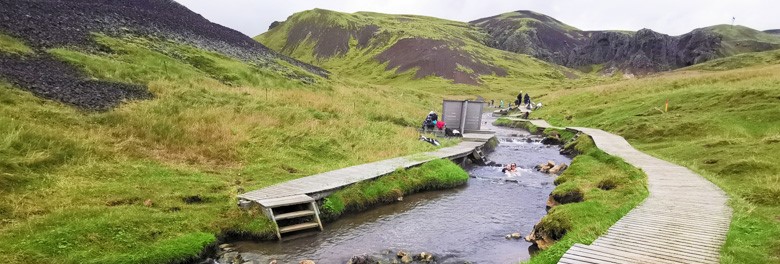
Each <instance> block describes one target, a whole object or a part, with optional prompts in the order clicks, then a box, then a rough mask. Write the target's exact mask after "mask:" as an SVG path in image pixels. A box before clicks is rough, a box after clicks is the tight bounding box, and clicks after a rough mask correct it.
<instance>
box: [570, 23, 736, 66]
mask: <svg viewBox="0 0 780 264" xmlns="http://www.w3.org/2000/svg"><path fill="white" fill-rule="evenodd" d="M720 42H721V41H720V37H719V36H717V35H715V34H713V33H711V32H709V31H706V30H695V31H693V32H691V33H688V34H684V35H681V36H676V37H675V36H669V35H666V34H661V33H658V32H655V31H652V30H650V29H642V30H639V31H637V32H636V33H633V34H631V33H625V32H611V31H600V32H590V33H589V34H588V38H587V40H586V41H584V43H583V44H582V45H581V46H578V47H576V48H574V49H573V50H572V51H571V53H570V54H568V58H567V60H566V62H565V64H564V65H565V66H568V67H573V68H582V67H585V66H590V65H603V66H604V69H620V70H624V71H627V72H631V73H634V74H646V73H651V72H657V71H666V70H672V69H676V68H680V67H685V66H690V65H693V64H697V63H701V62H704V61H707V60H711V59H714V58H717V57H719V54H718V52H719V50H720Z"/></svg>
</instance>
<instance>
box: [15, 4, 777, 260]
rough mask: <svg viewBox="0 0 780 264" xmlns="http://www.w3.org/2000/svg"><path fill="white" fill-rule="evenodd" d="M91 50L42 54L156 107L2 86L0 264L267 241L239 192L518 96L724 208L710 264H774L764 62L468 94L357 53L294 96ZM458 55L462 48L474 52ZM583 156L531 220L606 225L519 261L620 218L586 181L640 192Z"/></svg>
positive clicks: (147, 50) (536, 71)
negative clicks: (717, 250) (696, 184)
mask: <svg viewBox="0 0 780 264" xmlns="http://www.w3.org/2000/svg"><path fill="white" fill-rule="evenodd" d="M412 18H413V19H414V18H417V17H412ZM393 19H397V18H393ZM420 23H422V22H420ZM420 23H410V24H407V25H417V26H415V27H416V28H414V29H405V28H404V27H401V26H399V27H398V28H395V29H392V28H391V29H390V30H399V31H404V32H405V33H404V35H399V36H409V35H407V34H406V32H410V33H409V34H411V33H414V32H415V31H414V30H422V29H425V28H421V27H419V25H421V24H420ZM437 25H438V26H439V28H441V29H443V30H451V29H454V28H457V27H458V25H447V23H446V21H445V22H441V24H440V25H439V24H437ZM467 30H468V29H467ZM466 32H468V31H466ZM426 34H427V33H426ZM96 41H98V42H99V43H101V44H103V45H105V46H108V47H110V48H111V49H112V50H114V52H112V53H110V54H103V53H100V54H94V53H89V52H85V51H82V50H79V49H75V48H57V49H51V50H47V51H46V52H48V53H49V54H52V55H54V56H55V57H57V58H60V59H62V60H65V61H68V62H71V63H72V64H74V65H77V66H78V67H80V68H82V69H84V71H86V72H87V73H88V74H89V75H90V76H91V77H94V78H99V79H108V80H117V81H123V82H132V83H141V84H146V85H147V86H148V87H149V89H150V90H151V91H152V92H153V93H154V95H155V99H153V100H147V101H134V102H128V103H125V104H123V105H122V106H121V107H119V108H117V109H114V110H112V111H108V112H85V111H81V110H77V109H74V108H72V107H69V106H65V105H62V104H58V103H55V102H52V101H47V100H42V99H39V98H37V97H35V96H33V95H32V94H30V93H28V92H24V91H22V90H20V89H18V88H16V87H12V85H10V84H8V83H7V82H4V81H2V80H0V262H4V263H27V262H44V263H159V262H168V261H180V260H187V259H189V258H191V257H193V256H195V255H197V254H198V253H200V251H201V250H202V249H203V247H204V246H205V245H207V244H209V243H212V242H214V241H215V240H216V235H217V234H219V233H221V232H224V231H233V232H250V233H253V234H256V235H260V236H262V235H263V234H266V235H270V231H271V224H270V223H269V222H268V220H266V219H265V218H262V217H259V215H258V214H257V212H252V211H250V212H244V211H241V210H239V209H238V208H237V206H236V205H235V200H234V199H235V198H234V197H235V195H236V194H237V193H240V192H242V191H245V190H251V189H255V188H260V187H264V186H268V185H271V184H275V183H279V182H282V181H287V180H290V179H295V178H299V177H303V176H307V175H311V174H315V173H319V172H324V171H329V170H333V169H336V168H342V167H346V166H349V165H355V164H361V163H365V162H370V161H376V160H381V159H385V158H390V157H396V156H401V155H407V154H411V153H418V152H422V151H430V150H432V149H433V147H432V146H430V145H429V144H425V143H421V142H419V141H418V140H417V136H418V134H417V132H416V130H415V128H416V127H417V126H418V125H419V123H420V121H421V118H422V117H424V115H425V114H427V112H428V111H430V110H432V109H433V110H440V107H441V106H440V105H441V99H442V98H473V97H474V96H475V95H482V96H483V97H485V98H487V99H495V100H496V102H498V100H499V99H503V100H505V101H506V102H510V101H511V100H513V98H514V96H515V95H516V94H517V93H518V92H519V91H520V90H523V91H525V92H530V93H531V94H532V96H533V97H534V99H535V100H540V101H543V102H544V104H545V108H544V109H543V110H542V111H538V112H535V113H534V115H537V116H538V117H543V118H545V119H547V120H548V121H550V122H551V123H553V124H556V125H579V126H592V127H597V128H602V129H605V130H608V131H612V132H615V133H618V134H621V135H623V136H624V137H626V138H627V139H628V140H629V141H630V142H631V143H632V144H633V145H634V146H636V147H637V148H638V149H640V150H643V151H646V152H648V153H650V154H653V155H655V156H658V157H660V158H663V159H666V160H670V161H672V162H675V163H678V164H681V165H684V166H687V167H690V168H692V169H693V170H695V171H697V172H699V173H700V174H702V175H704V176H705V177H707V178H708V179H710V180H712V181H713V182H715V183H716V184H718V185H719V186H721V187H722V188H723V189H724V190H725V191H726V192H728V193H729V194H730V195H731V196H732V201H731V205H732V206H733V207H734V209H735V215H734V221H733V223H732V226H731V230H730V231H729V234H728V241H727V243H726V246H725V247H724V250H723V254H722V256H723V262H724V263H771V262H778V261H780V242H778V239H777V238H778V237H780V204H778V201H780V178H778V175H780V173H779V172H780V167H779V165H778V157H780V156H778V155H776V152H777V150H778V149H779V148H778V143H780V124H779V123H778V122H780V119H778V118H777V116H778V114H780V107H778V103H779V102H780V89H777V87H778V86H780V77H778V76H780V74H778V73H780V65H778V61H780V57H778V55H777V52H774V53H773V52H767V53H756V54H744V55H740V56H736V57H733V58H727V59H723V60H716V61H713V62H711V63H708V64H704V65H700V66H695V67H694V68H692V69H687V70H681V71H677V72H672V73H667V74H662V75H658V76H655V77H648V78H643V79H638V80H622V81H621V80H617V79H608V80H607V79H599V78H596V77H590V76H585V75H583V76H581V77H583V78H581V79H578V80H568V79H566V78H564V77H563V75H562V73H561V72H560V71H559V69H558V68H555V67H551V66H549V65H546V64H544V63H542V62H540V61H538V60H533V59H530V58H528V57H527V56H525V57H523V56H521V55H516V56H520V57H514V56H515V55H507V54H505V53H501V52H495V51H493V50H491V51H489V52H483V53H478V52H477V51H474V52H477V53H475V54H478V55H479V56H480V57H479V58H482V59H485V60H490V61H495V62H494V63H495V64H496V65H507V67H515V68H513V69H509V73H510V75H509V77H498V76H482V77H481V79H482V81H483V82H484V84H483V85H482V86H470V85H462V84H458V85H453V84H452V83H451V82H450V81H449V80H445V79H442V78H439V77H427V78H423V79H419V80H414V79H413V78H412V76H413V72H404V73H394V72H392V71H385V70H384V67H383V65H380V64H378V63H377V62H375V61H371V60H369V59H370V58H372V56H373V55H372V54H374V53H372V52H375V51H373V50H362V51H359V52H354V53H352V52H351V53H347V54H346V57H345V58H346V59H343V60H335V59H334V60H323V61H316V60H314V61H316V62H317V64H318V65H323V66H325V67H332V68H333V73H334V74H333V76H332V78H331V79H322V78H319V77H312V78H314V79H315V80H316V83H314V84H306V83H303V82H302V81H300V80H296V79H294V78H293V79H291V78H287V77H286V76H287V75H286V73H289V72H287V71H297V70H296V69H295V68H292V67H291V68H289V69H278V71H271V70H267V69H264V68H262V67H256V66H254V65H251V64H247V63H245V62H241V61H237V60H234V59H231V58H228V57H225V56H223V55H220V54H215V53H210V52H206V51H202V50H197V49H194V48H191V47H188V46H183V45H178V44H176V43H168V42H165V43H160V42H158V40H148V39H136V38H127V39H116V38H110V37H106V36H96ZM470 41H472V40H466V43H465V45H464V46H461V48H462V49H465V50H468V51H469V52H472V51H473V50H469V49H472V48H473V47H470V46H469V45H470V44H469V43H470ZM0 44H2V46H1V47H2V49H0V52H3V53H12V54H23V55H24V56H34V55H31V53H32V52H33V51H32V49H30V48H28V47H26V46H25V45H24V44H23V43H22V42H19V41H17V40H14V39H13V38H9V37H7V36H3V35H0ZM307 45H312V44H307ZM388 45H389V44H388ZM271 46H273V45H271ZM355 51H357V49H355ZM515 64H516V65H519V66H511V65H515ZM464 70H465V71H468V70H467V69H464ZM301 74H305V73H301ZM667 99H669V100H670V107H669V111H668V112H666V111H664V106H663V103H664V102H665V100H667ZM583 144H585V143H583ZM586 145H587V144H586ZM587 153H588V154H586V155H580V157H578V158H577V159H578V160H577V162H576V163H575V164H574V165H573V166H572V168H570V169H569V171H567V174H565V175H576V176H562V178H564V179H565V178H568V177H571V178H572V179H570V181H566V182H562V183H561V185H560V186H563V187H561V189H560V190H559V191H561V190H562V191H567V190H572V189H574V188H580V189H581V191H582V192H583V193H584V197H585V201H584V202H582V203H572V204H565V205H561V206H560V207H557V208H556V209H554V210H553V211H554V213H551V214H550V216H548V217H546V219H547V220H545V221H547V222H549V223H562V222H561V221H558V220H555V219H559V220H560V219H564V218H567V219H569V220H571V221H580V220H577V219H588V218H587V217H593V216H594V215H593V214H591V213H590V212H591V211H590V210H595V211H598V212H602V213H603V214H605V215H609V216H610V217H608V218H605V219H601V220H599V221H594V222H588V221H585V220H581V221H582V222H583V224H582V225H577V226H572V229H571V231H570V232H569V236H568V238H564V239H563V240H562V242H560V243H558V244H556V245H554V246H553V247H552V248H551V249H550V250H548V251H546V252H543V253H542V255H540V256H538V257H536V258H535V259H534V260H532V261H533V262H535V263H548V262H554V261H555V260H556V256H559V255H560V254H562V252H563V251H564V250H565V248H566V245H568V244H570V243H573V242H574V241H588V240H592V239H594V238H595V237H596V236H597V235H598V234H599V232H603V231H600V230H605V229H606V227H608V223H609V221H614V220H616V217H618V216H619V215H621V214H622V213H624V211H625V210H628V208H630V207H631V204H632V203H633V202H635V200H633V199H635V198H630V199H628V198H627V199H622V198H619V197H625V196H621V195H623V194H622V193H619V192H612V193H610V192H609V191H603V190H601V189H599V188H594V185H593V184H592V183H588V181H585V180H587V179H591V180H596V179H597V180H598V181H601V180H602V179H601V178H598V177H603V176H605V175H613V176H615V177H618V176H619V175H622V176H625V177H629V178H628V179H629V180H627V181H626V183H628V184H626V185H624V187H625V188H626V189H632V190H635V191H636V190H638V191H639V193H640V194H641V186H643V185H642V184H641V182H642V181H641V180H638V179H637V178H636V174H635V172H632V171H631V170H630V169H629V168H625V167H622V165H619V164H620V162H619V161H616V160H614V159H611V158H609V157H605V156H603V155H602V154H599V152H598V151H597V150H593V151H588V152H587ZM604 170H606V171H610V172H611V173H610V174H601V172H602V171H604ZM621 171H622V172H623V173H620V172H621ZM580 179H581V180H583V181H580ZM574 185H576V186H574ZM637 188H638V189H637ZM391 190H392V188H391ZM615 190H617V189H615ZM635 194H636V193H634V195H635ZM193 197H197V199H194V198H193ZM631 197H637V196H631ZM600 199H614V200H615V201H612V202H616V203H611V202H609V203H603V202H597V201H600ZM193 201H195V202H193ZM617 202H626V203H617ZM567 208H568V209H567ZM556 212H557V213H556Z"/></svg>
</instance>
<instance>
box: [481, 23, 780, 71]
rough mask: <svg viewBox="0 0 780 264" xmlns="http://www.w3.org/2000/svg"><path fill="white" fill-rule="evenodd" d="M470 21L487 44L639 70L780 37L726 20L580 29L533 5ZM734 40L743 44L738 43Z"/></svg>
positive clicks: (583, 65)
mask: <svg viewBox="0 0 780 264" xmlns="http://www.w3.org/2000/svg"><path fill="white" fill-rule="evenodd" d="M470 23H471V24H473V25H475V26H478V27H480V28H482V29H483V30H485V31H486V32H487V33H488V35H489V37H488V39H487V40H485V44H486V45H488V46H490V47H494V48H498V49H502V50H507V51H512V52H518V53H524V54H529V55H531V56H534V57H537V58H540V59H542V60H546V61H549V62H553V63H556V64H559V65H563V66H567V67H572V68H579V69H588V68H590V67H591V66H594V65H599V68H602V69H605V70H609V71H615V70H622V71H625V72H627V73H634V74H646V73H651V72H657V71H665V70H672V69H676V68H680V67H685V66H689V65H693V64H697V63H701V62H704V61H708V60H711V59H715V58H719V57H724V56H730V55H734V54H735V53H741V52H751V51H764V50H770V49H776V48H780V45H778V43H780V38H779V39H778V42H775V41H774V40H772V39H768V40H767V38H766V37H764V36H761V37H762V38H755V40H754V39H753V37H748V39H744V36H745V35H746V34H744V32H745V31H751V30H752V29H747V28H744V27H739V26H737V27H736V28H734V29H727V30H724V27H723V26H715V27H710V28H701V29H696V30H693V31H692V32H690V33H686V34H683V35H680V36H669V35H666V34H661V33H658V32H654V31H652V30H650V29H642V30H640V31H637V32H624V31H581V30H579V29H576V28H574V27H571V26H568V25H566V24H564V23H561V22H560V21H558V20H555V19H554V18H551V17H548V16H545V15H542V14H538V13H534V12H531V11H516V12H512V13H506V14H502V15H498V16H493V17H488V18H483V19H479V20H475V21H472V22H470ZM738 31H739V33H738V34H737V33H733V34H732V32H738ZM752 31H755V30H752ZM751 34H752V35H756V34H755V33H753V32H751ZM748 35H750V34H748ZM752 35H751V36H752ZM738 38H743V39H738ZM726 42H728V43H726ZM732 42H734V43H741V44H738V47H739V48H738V49H735V48H733V45H732V44H731V43H732ZM748 44H749V45H748Z"/></svg>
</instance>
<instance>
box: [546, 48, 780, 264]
mask: <svg viewBox="0 0 780 264" xmlns="http://www.w3.org/2000/svg"><path fill="white" fill-rule="evenodd" d="M778 54H779V53H778V52H777V51H770V52H764V53H754V54H743V55H739V56H735V57H731V58H725V59H721V60H716V61H712V62H709V63H706V64H702V65H697V66H694V67H692V68H691V69H683V70H678V71H676V72H672V73H668V74H662V75H658V76H654V77H649V78H643V79H638V80H629V81H621V82H616V83H611V84H605V85H596V86H587V87H581V88H570V89H560V90H557V91H555V92H551V93H549V94H547V95H546V96H545V97H544V98H542V100H544V101H545V102H546V106H545V108H544V109H543V110H541V111H537V112H535V113H534V115H536V116H537V117H541V118H544V119H546V120H547V121H550V122H551V123H552V124H554V125H559V126H571V125H576V126H590V127H596V128H601V129H604V130H607V131H611V132H614V133H617V134H619V135H622V136H623V137H625V138H626V139H628V140H629V142H630V143H631V144H632V145H634V146H635V147H636V148H637V149H639V150H642V151H644V152H647V153H649V154H651V155H654V156H656V157H659V158H662V159H665V160H668V161H671V162H674V163H677V164H680V165H683V166H686V167H688V168H690V169H692V170H694V171H696V172H698V173H699V174H701V175H703V176H704V177H706V178H707V179H709V180H711V181H713V182H714V183H716V184H717V185H718V186H720V187H721V188H722V189H723V190H725V191H726V192H727V193H728V194H729V195H730V197H731V200H730V205H731V206H732V207H733V208H734V216H733V220H732V223H731V227H730V230H729V232H728V236H727V241H726V244H725V246H724V248H723V250H722V252H721V257H722V259H721V262H722V263H778V262H780V202H778V201H780V165H778V164H780V155H777V152H778V150H780V118H778V116H780V89H778V87H780V64H779V63H778V62H780V60H778V57H777V56H778ZM724 65H738V66H724ZM721 69H731V70H721ZM667 100H669V107H668V111H666V107H665V103H666V101H667Z"/></svg>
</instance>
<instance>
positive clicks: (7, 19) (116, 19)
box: [0, 0, 328, 110]
mask: <svg viewBox="0 0 780 264" xmlns="http://www.w3.org/2000/svg"><path fill="white" fill-rule="evenodd" d="M0 20H1V21H2V23H0V33H3V34H7V35H10V36H13V37H15V38H18V39H21V40H23V41H24V42H25V43H26V44H27V45H28V46H31V47H32V48H33V49H35V50H36V53H37V55H33V56H4V57H3V58H2V60H1V61H0V66H2V67H3V68H4V69H3V70H2V71H0V74H1V75H2V76H3V77H5V79H7V80H9V81H11V82H12V83H14V84H16V85H17V86H20V87H22V88H24V89H28V90H30V91H32V92H33V93H35V94H36V95H39V96H42V97H45V98H50V99H56V100H59V101H62V102H65V103H69V104H72V105H75V106H77V107H81V108H85V109H98V110H102V109H107V108H110V107H112V106H115V105H117V104H118V103H119V102H120V101H121V100H124V99H138V98H149V97H150V96H149V94H148V92H144V93H145V95H140V94H137V93H136V92H128V91H131V90H132V91H137V90H139V89H140V90H145V89H144V88H142V87H137V86H136V85H129V84H117V83H111V82H100V81H97V82H95V81H85V80H86V79H85V78H86V76H84V75H83V74H82V73H80V71H78V70H76V69H70V68H69V67H70V66H69V65H67V64H63V63H61V62H58V61H56V60H55V59H53V58H52V57H50V56H48V55H45V49H48V48H54V47H63V46H67V47H79V48H82V49H86V50H90V49H92V50H95V49H100V47H99V46H98V45H97V44H96V43H95V42H94V41H93V40H92V36H91V34H92V33H103V34H106V35H109V36H117V37H121V36H126V35H132V36H141V37H156V38H164V39H169V40H174V41H177V42H179V43H184V44H189V45H192V46H195V47H198V48H201V49H205V50H209V51H213V52H218V53H222V54H225V55H227V56H230V57H233V58H237V59H241V60H244V61H247V62H249V63H252V64H254V65H257V66H258V67H266V68H269V69H279V68H283V67H286V66H282V65H280V64H279V63H278V62H276V60H277V59H279V60H283V61H287V62H289V63H290V64H292V65H294V66H296V67H300V68H302V69H305V70H307V71H309V72H311V73H313V74H317V75H320V76H327V74H328V73H327V72H326V71H325V70H322V69H320V68H318V67H315V66H312V65H309V64H306V63H302V62H299V61H297V60H294V59H292V58H289V57H287V56H284V55H281V54H278V53H276V52H274V51H272V50H270V49H268V48H267V47H265V46H263V45H262V44H260V43H258V42H256V41H254V40H252V39H251V38H249V37H248V36H246V35H243V34H241V33H240V32H238V31H235V30H233V29H229V28H226V27H223V26H221V25H218V24H215V23H212V22H210V21H208V20H207V19H205V18H203V17H202V16H200V15H198V14H196V13H194V12H192V11H190V10H189V9H187V8H186V7H184V6H182V5H180V4H178V3H176V2H174V1H172V0H18V1H7V0H4V1H0ZM21 69H24V70H21ZM55 70H56V71H55ZM52 76H58V77H56V78H55V77H52ZM67 78H70V79H72V80H71V81H68V82H52V80H53V79H58V80H64V79H67ZM79 80H81V81H79ZM69 83H74V85H69ZM87 84H88V85H89V86H90V87H93V88H95V89H83V87H82V86H83V85H87ZM129 87H132V89H131V88H129ZM68 93H70V95H65V94H68Z"/></svg>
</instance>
